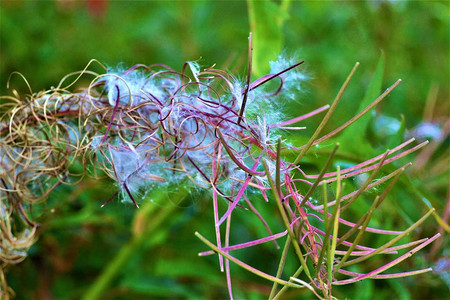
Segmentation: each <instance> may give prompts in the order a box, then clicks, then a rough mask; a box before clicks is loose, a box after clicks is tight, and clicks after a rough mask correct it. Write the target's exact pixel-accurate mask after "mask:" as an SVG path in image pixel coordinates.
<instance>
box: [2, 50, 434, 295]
mask: <svg viewBox="0 0 450 300" xmlns="http://www.w3.org/2000/svg"><path fill="white" fill-rule="evenodd" d="M250 49H251V45H250ZM249 52H250V55H249V58H250V59H249V68H248V76H247V78H246V79H247V80H246V82H241V81H239V80H237V79H236V78H235V77H234V76H233V75H231V74H229V73H227V72H225V71H223V70H219V69H215V68H207V69H205V70H203V71H201V69H200V67H199V65H198V64H197V63H195V62H187V63H186V64H184V66H183V68H182V70H181V72H176V71H175V70H173V69H172V68H170V67H168V66H165V65H151V66H146V65H135V66H133V67H131V68H129V69H126V70H108V72H107V73H106V74H101V75H100V74H97V73H94V72H92V71H88V67H89V65H90V64H91V63H92V62H91V63H90V64H89V65H88V66H87V67H86V69H85V70H83V71H80V72H76V73H72V74H69V75H67V76H66V77H64V78H63V79H62V80H61V82H60V83H59V84H58V86H57V87H55V88H52V89H50V90H48V91H43V92H38V93H33V92H32V91H31V88H30V93H29V94H27V95H25V96H20V95H19V94H18V93H17V92H16V91H13V95H12V96H5V97H2V99H3V101H2V102H3V103H2V104H1V111H2V112H3V113H2V114H1V119H0V157H1V168H0V181H1V182H0V185H1V187H0V201H1V202H0V205H1V214H0V227H1V237H0V239H1V240H0V245H1V252H0V258H1V270H2V271H1V273H0V275H1V278H2V287H1V291H2V293H3V296H5V297H8V294H9V293H11V292H12V291H10V290H9V289H8V288H7V285H6V282H5V280H4V275H3V270H4V269H5V268H6V267H7V266H8V265H12V264H16V263H18V262H20V261H22V260H23V259H24V258H25V257H26V255H27V250H28V248H29V247H30V246H31V245H32V244H33V242H35V240H36V229H37V227H38V225H37V224H35V223H34V222H33V220H30V218H29V215H30V211H31V209H32V207H33V205H35V204H36V203H39V202H41V201H44V200H45V199H46V198H47V197H48V196H49V195H50V193H51V192H52V191H53V190H55V188H57V187H58V186H59V185H61V184H76V183H78V182H79V181H81V180H82V178H83V177H84V176H85V175H87V174H89V176H98V175H99V174H103V172H104V173H106V174H107V175H108V176H109V177H111V178H112V179H114V180H115V182H116V183H117V186H118V191H117V193H116V194H114V195H113V197H111V198H110V199H109V200H107V201H106V202H105V203H104V204H103V206H104V205H106V204H107V203H108V202H109V201H110V200H111V199H113V198H115V197H116V196H118V195H119V194H120V196H121V197H122V199H124V200H126V201H131V202H132V203H133V204H134V205H135V206H136V207H139V204H138V203H139V202H140V201H141V200H140V199H143V198H145V196H146V194H147V192H148V191H149V190H151V187H152V186H154V185H158V186H173V185H182V184H184V182H185V181H186V180H189V181H190V182H191V183H192V185H195V186H197V187H201V188H204V189H208V190H210V191H211V194H212V205H213V210H214V220H215V224H214V232H215V239H214V240H215V243H213V242H211V241H210V240H208V239H206V238H205V237H204V236H203V235H201V234H200V233H196V236H197V237H198V238H199V239H200V240H201V241H202V242H203V243H205V245H207V246H208V247H209V248H210V250H209V251H205V252H202V253H200V255H201V256H206V255H213V254H217V255H218V258H219V265H220V268H221V270H222V271H225V274H226V277H227V283H228V290H229V295H230V298H233V294H232V281H231V274H230V267H229V262H230V261H231V262H233V263H235V264H237V265H239V266H241V267H242V268H245V269H247V270H248V271H250V272H252V273H254V274H256V275H258V276H261V277H263V278H265V279H267V280H269V281H270V282H272V289H271V292H270V295H269V298H270V299H277V298H279V297H280V296H281V295H283V293H284V292H285V291H286V290H287V288H306V289H309V290H310V292H311V293H314V294H315V295H316V296H317V297H318V298H320V299H330V298H333V294H332V287H333V286H335V285H345V284H351V283H354V282H357V281H360V280H364V279H383V278H396V277H404V276H410V275H417V274H420V273H424V272H427V271H430V270H431V269H430V268H427V269H422V270H414V271H407V272H403V273H390V274H385V273H384V272H385V271H387V270H388V269H390V268H391V267H393V266H395V265H397V264H398V263H400V262H401V261H403V260H405V259H406V258H408V257H410V256H411V255H413V254H414V253H415V252H417V251H419V250H420V249H422V248H423V247H425V246H427V245H428V244H430V243H431V242H433V241H434V240H435V239H437V238H438V237H439V234H436V235H434V236H433V237H431V238H424V239H420V240H417V241H414V242H410V243H406V244H400V245H398V243H397V242H398V241H399V240H400V239H401V238H403V237H404V236H406V235H407V234H408V233H410V232H411V231H413V230H414V229H415V228H417V227H418V226H419V225H420V224H421V223H422V222H423V221H424V220H425V219H426V218H427V217H428V216H429V215H430V214H432V213H433V209H431V210H430V211H429V212H428V213H426V214H425V215H424V216H423V217H422V218H421V219H420V220H418V221H417V222H416V223H414V224H413V225H411V226H410V227H409V228H406V229H404V230H400V231H391V230H383V229H378V228H372V227H370V226H369V222H370V220H371V217H372V215H373V213H374V211H375V210H376V209H377V208H378V207H379V206H380V205H381V203H382V202H383V201H384V199H385V198H386V196H387V194H388V192H389V190H390V189H391V188H392V186H393V185H394V184H395V182H396V181H397V180H398V178H399V176H401V174H402V172H403V171H404V170H405V168H407V167H408V166H409V164H407V165H404V166H402V167H400V168H398V169H396V170H395V171H393V172H390V173H388V174H387V175H384V176H382V177H379V176H378V177H377V175H378V174H380V173H381V172H380V171H381V169H382V168H383V166H385V165H387V164H390V163H392V162H394V161H396V160H398V159H399V158H401V157H404V156H405V155H407V154H409V153H412V152H414V151H416V150H417V149H419V148H421V147H423V146H424V145H425V144H426V142H424V143H421V144H418V145H416V146H412V147H411V146H410V145H412V143H413V142H414V139H413V138H412V139H410V140H407V141H405V142H403V143H402V144H400V145H398V146H397V147H395V148H393V149H391V150H388V151H386V152H385V153H381V154H380V155H378V156H376V157H373V158H372V159H369V160H367V161H365V162H361V163H359V164H357V165H354V166H352V167H349V168H345V169H342V170H341V169H339V168H338V170H337V171H335V172H329V171H328V169H329V167H330V166H331V164H332V161H333V158H334V156H335V154H336V152H337V149H338V147H339V145H336V147H335V149H334V150H333V151H332V153H331V155H330V157H329V159H328V161H327V162H326V163H325V165H324V167H323V169H322V171H321V172H320V173H319V174H307V173H306V172H305V171H304V170H303V169H302V167H301V165H299V163H300V162H301V161H302V158H304V156H305V154H306V153H307V152H308V151H309V150H310V149H311V148H312V147H313V146H316V145H319V144H320V143H322V142H324V141H326V140H329V139H330V138H332V137H334V136H335V135H336V134H338V133H339V132H341V131H342V130H344V129H345V128H346V127H348V126H349V125H351V124H352V123H354V122H355V121H357V120H358V119H359V118H361V117H362V116H363V115H364V114H365V113H367V112H368V111H369V110H370V109H372V108H373V107H374V106H375V105H377V104H378V103H379V102H380V101H381V100H383V99H384V98H385V97H386V96H387V95H388V94H389V93H390V92H391V91H392V90H393V89H394V88H395V87H396V86H397V85H398V84H399V82H400V80H399V81H397V82H396V83H394V84H393V85H392V86H391V87H389V88H388V89H387V90H386V91H385V92H384V93H382V94H381V95H380V96H379V97H378V98H377V99H375V100H374V101H373V103H372V104H370V105H369V106H368V107H367V108H366V109H364V110H362V111H361V112H359V113H358V114H357V115H356V116H354V117H353V118H352V119H350V120H349V121H347V122H345V123H344V124H342V125H341V126H339V127H338V128H336V129H335V130H333V131H331V132H330V133H328V134H325V135H322V136H321V132H322V130H323V128H324V127H325V125H326V123H327V122H328V120H329V119H330V117H331V115H332V114H333V112H334V110H335V108H336V106H337V104H338V102H339V101H340V99H341V97H342V95H343V93H344V91H345V89H346V88H347V86H348V84H349V82H350V79H351V78H352V76H353V74H354V72H355V71H356V68H357V66H358V64H356V65H355V67H354V68H353V70H352V71H351V73H350V75H349V76H348V78H347V79H346V81H345V83H344V84H343V86H342V88H341V90H340V91H339V93H338V95H337V96H336V98H335V100H334V101H333V103H332V104H331V105H326V106H323V107H320V108H318V109H316V110H315V111H312V112H310V113H307V114H305V115H302V116H299V117H296V118H294V119H290V120H283V119H282V118H283V115H282V114H281V112H280V111H278V110H277V106H276V105H275V103H277V101H281V100H280V99H286V98H289V97H291V96H292V93H295V92H296V91H295V89H297V88H298V86H299V84H300V82H299V81H301V80H302V79H303V78H305V76H304V75H303V74H302V73H301V72H300V71H299V69H300V65H301V64H302V63H303V62H300V63H293V64H292V63H291V64H290V62H289V61H288V60H285V59H283V58H280V60H279V61H278V62H274V63H273V64H272V68H273V72H272V73H271V74H268V75H266V76H263V77H261V78H259V79H257V80H255V81H253V82H251V80H250V74H251V51H249ZM81 76H92V81H91V84H90V85H89V86H88V87H87V88H84V89H80V90H75V91H73V90H71V89H72V87H74V85H75V84H76V83H77V82H78V80H79V79H80V77H81ZM68 82H70V83H68ZM269 82H271V84H268V83H269ZM275 82H276V83H277V84H278V87H276V88H274V89H273V83H275ZM269 86H270V88H269ZM292 89H294V90H292ZM283 97H284V98H283ZM320 114H325V116H324V117H323V118H322V121H321V122H320V124H319V126H318V127H317V129H316V130H315V132H314V134H313V135H312V136H311V137H310V139H309V140H308V142H307V143H305V144H304V145H300V146H292V145H290V144H288V143H287V142H286V141H284V140H283V139H282V136H281V135H282V134H283V133H284V132H286V131H288V130H302V129H304V127H298V126H295V124H297V123H300V122H301V121H303V120H304V119H306V118H310V117H313V116H317V115H320ZM282 153H296V159H295V160H293V161H288V160H286V159H282ZM75 163H81V165H82V166H83V169H84V170H83V171H82V172H78V173H73V172H72V169H71V166H72V165H73V164H75ZM367 172H371V173H370V175H368V176H367V177H366V180H365V181H364V182H363V183H362V184H361V185H360V187H359V188H358V189H356V190H354V191H352V192H350V193H344V190H345V189H344V188H343V184H342V183H343V181H344V180H346V179H350V178H353V177H355V176H358V175H360V174H363V173H367ZM387 182H389V184H386V188H385V189H384V191H382V192H380V193H379V194H378V195H377V196H375V198H374V199H373V202H372V206H371V208H370V210H369V211H367V213H366V214H364V215H363V216H361V218H360V219H359V220H357V221H356V222H350V221H348V220H345V219H343V218H341V216H342V215H343V213H344V211H345V210H346V209H347V208H348V207H349V206H350V205H352V204H353V203H354V202H355V201H357V200H358V198H359V197H360V196H361V195H362V194H363V193H364V192H366V191H368V190H370V189H372V188H374V187H376V186H380V185H381V184H384V183H387ZM302 184H303V185H302ZM305 185H306V186H307V187H308V188H307V189H304V186H305ZM330 185H336V195H335V198H334V199H328V197H327V195H328V192H327V190H328V189H329V186H330ZM250 190H251V191H253V192H255V191H256V192H258V193H259V194H260V195H262V197H263V199H265V201H266V202H268V203H267V205H269V202H270V203H273V202H275V205H276V207H277V209H278V212H279V215H280V217H281V221H282V223H283V225H284V227H285V231H282V232H278V233H275V234H274V233H272V231H271V230H270V228H269V225H268V223H267V222H266V220H265V219H264V216H263V215H262V214H261V213H260V212H258V211H257V209H256V207H255V205H254V204H253V203H252V199H250V198H248V197H247V193H248V192H249V191H250ZM318 191H319V193H320V192H322V199H323V203H321V204H318V203H317V202H315V201H312V198H311V196H312V195H313V193H317V192H318ZM220 199H223V200H224V201H226V202H227V203H228V207H227V210H226V211H220V209H219V207H220V205H219V204H220V203H218V202H219V201H220ZM237 207H241V208H242V209H246V210H248V211H247V212H246V213H247V214H248V215H249V216H248V217H251V215H253V216H254V217H256V218H258V219H259V220H260V221H261V222H262V224H263V225H264V226H265V228H266V229H267V232H268V233H267V236H265V237H262V238H258V239H255V240H252V241H248V242H245V243H240V244H232V241H230V238H229V237H230V233H229V231H230V230H231V229H230V228H231V226H230V220H231V217H232V215H233V211H234V210H235V209H237ZM317 224H320V225H319V226H318V225H317ZM221 228H224V230H225V232H226V233H225V236H223V235H222V232H223V230H222V232H221ZM343 228H344V229H343ZM366 234H379V235H386V236H391V238H390V240H389V241H388V242H386V243H385V244H384V245H382V246H380V247H378V248H370V247H367V246H364V245H362V244H361V243H360V242H361V241H362V240H363V236H365V235H366ZM277 241H283V251H282V253H281V257H280V263H279V268H278V271H277V273H276V274H267V273H264V272H263V271H261V270H258V269H255V268H254V267H252V266H250V265H248V264H247V263H245V262H244V261H241V260H239V259H237V258H236V257H234V256H233V251H235V250H238V249H243V248H247V247H253V246H256V245H259V244H262V243H267V242H274V244H275V245H276V247H279V246H278V243H277ZM407 248H410V250H409V251H408V252H406V253H405V254H403V255H400V256H398V257H396V258H394V259H392V260H391V261H390V262H389V263H387V264H385V265H382V266H379V267H378V268H376V269H374V270H372V271H370V272H368V273H355V272H352V271H349V270H348V267H350V266H352V265H354V264H358V263H361V262H364V261H366V260H367V259H370V258H372V257H374V256H376V255H395V254H396V253H397V252H398V251H399V250H401V249H407ZM290 251H293V252H294V253H295V255H296V257H297V259H298V265H299V267H298V270H297V271H296V272H295V273H294V274H285V273H286V272H284V264H285V261H286V257H287V255H288V253H289V252H290ZM284 278H285V279H284Z"/></svg>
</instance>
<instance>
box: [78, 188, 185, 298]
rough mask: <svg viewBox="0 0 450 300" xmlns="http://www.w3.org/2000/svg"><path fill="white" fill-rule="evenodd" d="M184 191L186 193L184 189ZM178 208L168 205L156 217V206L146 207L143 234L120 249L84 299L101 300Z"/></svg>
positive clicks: (181, 196) (135, 236)
mask: <svg viewBox="0 0 450 300" xmlns="http://www.w3.org/2000/svg"><path fill="white" fill-rule="evenodd" d="M183 191H184V192H186V191H185V190H184V189H183ZM186 195H187V192H186V193H185V194H184V195H179V197H175V198H178V199H177V200H182V199H184V197H185V196H186ZM160 197H161V196H160ZM178 203H179V202H178ZM147 207H148V209H147ZM176 208H177V206H176V205H175V204H167V205H166V206H164V207H162V208H161V209H160V210H159V211H158V213H157V214H156V216H153V212H154V211H155V205H154V204H153V203H148V204H147V205H146V207H144V208H143V209H144V211H143V212H142V213H144V214H145V219H146V220H148V221H149V224H148V225H147V226H146V228H145V229H144V230H143V231H142V232H141V233H139V234H136V235H134V236H133V237H132V238H131V239H130V241H128V243H127V244H125V245H124V246H123V247H122V248H121V249H120V251H119V253H117V255H116V256H115V257H114V258H113V259H112V261H111V262H110V263H109V264H108V266H107V267H106V268H105V269H104V270H103V272H102V273H101V275H100V276H99V277H98V278H97V279H96V280H95V282H94V283H93V284H92V285H91V286H90V288H89V289H88V290H87V292H86V294H85V295H84V296H83V297H82V299H84V300H94V299H99V298H100V296H101V295H102V294H103V292H104V291H105V290H106V289H107V288H108V286H109V285H110V283H111V282H112V281H113V280H114V278H115V277H116V276H117V275H118V274H119V273H120V272H121V271H122V270H123V268H124V266H126V264H127V263H128V262H129V260H130V259H131V258H132V256H133V255H135V254H136V253H137V252H138V251H139V250H140V249H141V248H142V247H143V245H144V244H145V242H146V241H148V240H149V237H151V236H152V234H151V233H152V232H153V231H155V230H157V229H158V228H159V227H160V225H161V224H162V223H164V222H165V221H166V220H167V219H168V218H169V217H170V216H171V214H172V212H173V211H174V210H175V209H176Z"/></svg>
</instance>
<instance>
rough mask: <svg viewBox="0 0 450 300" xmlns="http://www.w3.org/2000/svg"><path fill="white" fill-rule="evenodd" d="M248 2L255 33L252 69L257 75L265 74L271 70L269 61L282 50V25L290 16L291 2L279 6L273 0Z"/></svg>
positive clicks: (252, 28)
mask: <svg viewBox="0 0 450 300" xmlns="http://www.w3.org/2000/svg"><path fill="white" fill-rule="evenodd" d="M247 4H248V13H249V20H250V30H251V32H252V34H253V41H252V42H253V59H252V60H253V63H252V71H253V74H255V75H256V76H263V75H266V74H268V73H269V72H270V68H269V62H270V61H273V60H275V59H276V58H277V57H278V55H280V53H281V51H282V48H283V36H282V25H283V23H284V22H285V20H286V19H287V17H288V13H287V7H288V4H289V2H288V1H284V2H283V4H282V5H281V6H279V5H277V4H276V3H275V2H273V1H271V0H263V1H253V0H248V1H247Z"/></svg>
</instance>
